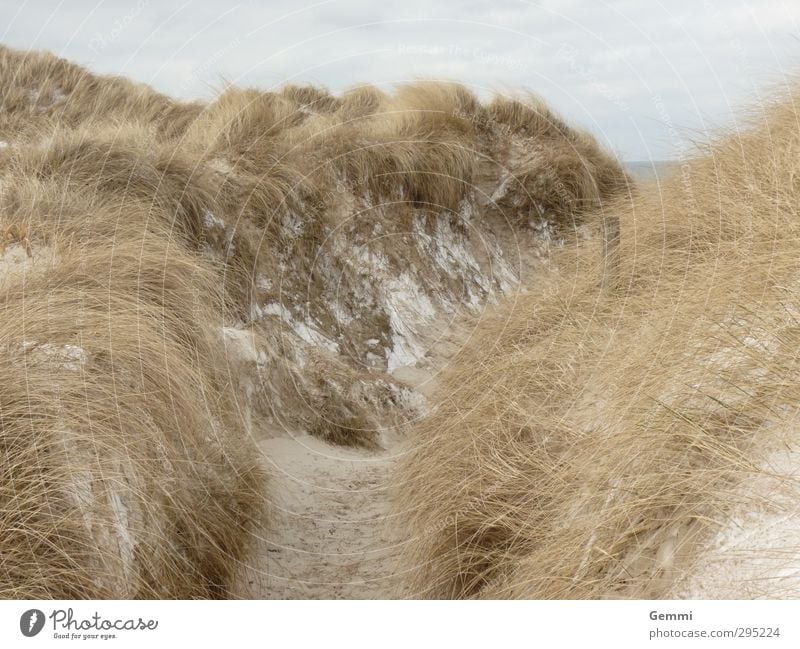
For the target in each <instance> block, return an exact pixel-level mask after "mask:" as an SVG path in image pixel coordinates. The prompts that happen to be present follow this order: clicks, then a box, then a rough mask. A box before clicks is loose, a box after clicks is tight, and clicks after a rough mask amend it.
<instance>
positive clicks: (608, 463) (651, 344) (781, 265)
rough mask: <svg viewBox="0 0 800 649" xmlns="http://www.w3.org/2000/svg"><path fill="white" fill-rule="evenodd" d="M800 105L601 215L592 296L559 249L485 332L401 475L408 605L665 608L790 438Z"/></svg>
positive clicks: (576, 256) (458, 367) (587, 255)
mask: <svg viewBox="0 0 800 649" xmlns="http://www.w3.org/2000/svg"><path fill="white" fill-rule="evenodd" d="M797 101H798V94H797V93H796V92H795V93H794V94H791V95H789V96H787V97H784V98H783V99H782V100H781V101H780V102H776V103H775V105H773V106H770V107H769V108H768V109H767V110H765V111H764V112H763V113H758V114H756V115H755V116H754V117H753V119H752V126H751V127H750V128H749V130H746V131H743V132H741V133H733V134H730V135H728V136H727V137H724V138H721V139H719V140H718V141H717V142H716V143H714V144H713V145H711V146H709V147H707V148H706V149H705V150H704V151H702V152H701V153H700V154H698V156H697V157H696V158H695V159H693V160H691V161H690V162H689V163H688V164H687V165H685V166H684V167H683V168H682V169H680V170H678V171H677V172H676V173H675V174H673V176H672V177H670V178H669V179H668V180H667V181H665V182H663V184H661V185H656V184H652V185H649V186H647V187H646V188H644V189H642V191H641V192H640V193H639V194H637V195H635V196H634V197H633V198H632V200H630V201H620V202H619V203H618V204H616V205H611V206H606V208H605V210H604V212H603V214H602V215H600V216H601V218H605V217H606V216H607V215H609V214H611V215H612V216H614V215H616V216H618V217H619V220H620V232H621V240H620V243H619V249H618V251H617V253H616V256H615V259H616V261H615V268H614V277H613V278H612V281H606V283H605V284H606V290H601V284H602V282H601V278H602V275H603V272H604V270H608V269H607V268H606V269H604V267H603V264H602V261H601V255H600V249H599V247H600V244H599V243H598V242H591V243H584V244H578V245H574V246H571V247H569V248H568V249H566V250H565V251H564V252H563V254H562V255H561V256H560V258H559V259H558V260H557V263H556V264H555V266H556V267H558V268H559V270H558V271H557V272H554V273H553V274H552V276H550V277H549V278H543V279H542V278H540V280H539V282H537V284H538V286H536V287H531V290H530V291H529V292H527V293H522V294H519V295H516V296H513V297H511V298H509V299H508V300H507V301H506V302H505V303H504V304H502V305H501V306H500V307H499V308H498V309H497V310H496V311H495V312H494V313H493V314H492V315H491V316H490V317H488V318H486V319H485V320H484V321H483V322H481V323H480V324H479V327H478V329H477V332H476V334H475V335H474V336H473V342H470V343H469V344H468V345H466V347H465V348H464V349H463V350H462V352H461V353H460V355H459V357H458V358H457V360H456V362H455V363H454V364H453V365H452V367H450V368H449V370H448V371H447V373H446V376H445V377H444V379H443V381H442V384H441V386H440V389H439V394H438V398H436V399H435V404H434V411H433V413H432V414H431V416H430V417H428V418H427V420H426V421H425V422H424V423H423V424H422V425H420V426H419V427H418V429H417V430H416V433H415V435H414V436H413V440H412V446H413V448H412V450H411V451H410V453H409V454H408V457H407V458H406V460H405V461H404V462H403V466H402V469H401V471H400V473H399V474H398V476H397V484H398V489H399V495H398V501H397V507H398V510H399V511H400V512H401V516H402V517H403V519H404V520H403V523H402V524H404V525H406V526H407V528H408V529H409V530H410V537H411V540H410V542H409V544H408V545H409V547H408V553H407V556H406V557H405V560H406V565H405V567H406V568H408V569H410V570H411V572H412V573H413V585H414V587H415V589H416V590H415V592H416V594H417V595H420V596H433V597H458V598H462V597H489V598H492V597H516V598H609V597H610V598H617V597H646V598H650V597H669V596H670V594H671V593H673V592H675V590H674V589H675V588H676V586H677V585H679V584H680V583H681V580H682V579H683V578H684V577H685V576H686V575H688V574H691V572H692V570H693V565H695V564H694V562H695V561H696V560H697V557H698V550H699V548H701V547H703V544H704V543H705V542H706V541H707V540H708V539H709V538H710V536H711V535H713V534H714V532H715V531H716V530H718V529H719V528H720V526H722V525H724V524H725V521H726V516H727V514H728V513H729V512H730V511H731V510H732V508H733V507H734V506H735V505H736V504H737V498H739V497H737V496H735V495H734V493H736V489H737V486H738V485H740V484H742V482H743V481H746V480H748V479H749V478H751V477H752V476H753V475H756V474H758V473H759V472H760V471H761V470H760V469H759V466H761V463H762V461H763V460H764V458H765V457H766V456H767V455H768V454H769V453H770V452H771V451H773V450H775V449H776V448H780V447H781V445H782V444H787V443H792V440H791V438H790V437H789V435H790V422H791V419H792V417H793V415H794V413H795V412H796V409H797V405H798V403H800V392H798V389H797V385H798V381H797V377H798V355H797V349H798V343H800V338H799V337H798V334H799V333H800V328H799V327H798V323H797V312H798V311H797V300H798V297H797V296H798V293H797V285H796V282H797V261H796V260H797V256H798V253H799V252H800V251H799V250H798V237H797V234H798V226H797V208H796V205H797V200H798V185H797V182H796V175H797V173H798V158H797V155H796V153H797V151H798V149H799V148H800V129H798V127H797V124H798V122H797V114H796V105H797ZM506 108H507V109H508V110H507V109H504V113H503V116H502V119H503V121H505V122H506V123H510V124H517V123H518V122H517V121H516V120H517V119H518V116H519V114H520V112H521V109H520V108H519V107H517V106H512V107H506ZM515 128H516V126H515ZM587 218H590V217H587ZM761 586H762V587H763V590H764V591H765V592H770V586H769V584H761ZM776 587H777V586H776ZM746 588H747V585H746V584H741V589H742V590H741V593H745V592H748V591H747V590H746ZM734 596H735V595H734Z"/></svg>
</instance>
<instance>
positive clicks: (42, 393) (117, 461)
mask: <svg viewBox="0 0 800 649" xmlns="http://www.w3.org/2000/svg"><path fill="white" fill-rule="evenodd" d="M0 78H1V79H2V80H3V84H2V90H0V217H1V220H0V224H2V227H3V231H2V236H3V239H2V241H0V253H2V262H0V291H2V293H3V296H4V302H3V309H2V311H0V341H2V345H3V347H4V350H5V352H4V354H5V355H4V357H3V361H2V362H3V363H5V370H6V371H5V372H4V376H7V377H10V376H20V377H25V381H21V380H20V381H5V382H3V384H2V385H0V416H1V418H0V468H2V469H3V471H2V472H0V502H2V503H3V504H4V505H5V504H7V503H10V505H9V506H7V507H6V506H4V507H3V509H2V511H0V541H2V546H3V548H4V562H3V571H4V572H2V573H0V595H3V596H8V597H32V598H36V597H46V596H53V597H62V598H71V597H212V596H225V595H227V594H229V593H230V587H231V583H233V581H235V577H236V573H237V572H238V571H239V570H240V569H241V568H242V567H243V566H246V564H247V563H248V562H249V558H248V557H249V556H250V546H251V541H252V540H253V530H254V529H255V528H256V526H257V525H261V524H262V523H263V521H262V518H263V516H264V514H265V510H266V509H267V508H268V503H269V502H270V498H269V491H268V488H266V487H265V484H264V473H263V471H262V469H261V468H260V466H259V463H258V455H259V452H258V450H257V449H256V448H255V442H256V441H258V440H257V439H256V438H257V437H258V434H259V430H260V426H261V425H262V424H263V423H264V422H265V421H266V420H269V421H270V427H271V428H272V429H275V428H276V426H275V424H277V425H278V426H277V427H278V428H280V427H284V428H286V429H291V430H302V431H306V432H308V433H310V434H312V435H315V436H317V437H318V438H321V439H323V440H326V441H328V442H333V443H340V444H349V445H361V446H364V447H367V448H376V447H379V446H380V445H381V444H383V443H384V441H385V434H386V431H387V430H392V429H393V427H395V426H396V425H398V424H399V423H404V422H407V421H408V420H410V419H413V418H414V417H416V416H418V415H419V414H420V412H421V411H422V410H424V401H423V400H422V397H421V396H420V394H418V393H416V392H414V390H413V389H412V388H411V387H410V386H409V383H408V381H406V380H405V379H404V378H403V377H404V376H405V377H408V376H410V375H413V370H414V369H415V367H414V366H415V364H417V363H418V362H419V361H420V360H421V359H423V358H424V357H425V356H426V355H427V354H428V350H429V343H430V341H431V340H436V339H439V338H441V332H440V331H439V330H438V329H439V328H440V327H441V326H442V322H445V323H447V322H449V321H450V320H452V319H454V318H456V317H461V316H463V315H464V314H471V315H472V316H475V315H476V314H480V313H481V311H482V310H483V309H485V308H486V306H487V305H488V304H490V303H492V302H495V301H497V300H498V299H499V298H500V297H501V296H502V295H503V294H505V293H508V292H510V291H512V290H513V289H514V288H515V286H516V285H517V283H518V282H519V280H520V278H521V277H522V276H523V275H524V274H525V272H527V271H528V270H529V269H530V268H531V267H533V266H535V265H536V263H537V260H544V259H546V258H547V257H548V255H549V252H550V250H551V249H553V248H557V247H559V246H561V245H562V244H563V243H564V242H565V241H569V240H572V239H575V238H576V237H578V236H582V235H585V234H588V233H590V232H591V231H592V229H593V228H594V229H597V225H598V222H597V221H596V220H588V221H586V220H584V218H583V215H584V214H587V213H589V212H590V211H591V210H593V209H596V208H598V207H599V206H601V205H602V204H604V203H605V202H607V201H608V200H609V199H610V198H611V197H612V196H614V195H617V194H619V193H625V192H627V191H628V177H627V175H626V174H625V172H624V171H623V170H622V168H621V167H620V165H619V164H618V163H617V162H616V161H615V160H614V159H613V158H612V157H610V156H609V155H608V154H606V153H605V152H604V151H602V150H601V149H600V148H599V147H598V146H597V144H596V143H595V142H594V140H593V139H592V138H591V137H590V136H588V135H586V134H583V133H580V132H578V131H575V130H574V129H572V128H570V127H569V126H567V125H566V124H564V123H563V122H562V121H561V120H560V119H558V118H557V117H556V116H555V115H553V114H552V113H551V112H550V111H549V110H548V109H547V108H546V107H545V106H544V105H542V104H541V102H538V101H536V100H533V99H530V98H529V99H526V100H524V101H523V100H507V99H502V98H497V99H495V100H493V101H492V102H490V103H487V104H483V103H481V102H479V101H478V100H477V99H476V98H475V97H474V96H473V95H472V94H471V93H470V92H469V91H468V90H466V89H465V88H463V87H460V86H457V85H452V84H432V83H418V84H412V85H409V86H404V87H401V88H398V89H397V90H396V92H393V93H390V94H387V93H383V92H380V91H378V90H377V89H374V88H370V87H362V88H358V89H355V90H353V91H350V92H347V93H345V94H344V95H342V96H340V97H334V96H331V95H330V94H329V93H327V92H326V91H324V90H320V89H316V88H300V87H293V86H287V87H285V88H283V89H281V90H280V91H279V92H260V91H255V90H242V89H237V88H230V89H227V90H226V91H225V92H223V93H222V94H221V95H220V96H219V97H218V98H217V99H216V100H215V101H213V102H211V103H210V104H208V105H200V104H183V103H180V102H176V101H174V100H172V99H170V98H168V97H165V96H163V95H160V94H158V93H156V92H154V91H153V90H151V89H149V88H147V87H145V86H140V85H136V84H133V83H131V82H129V81H127V80H124V79H116V78H105V77H98V76H95V75H92V74H89V73H88V72H87V71H85V70H83V69H82V68H80V67H78V66H75V65H72V64H70V63H68V62H66V61H63V60H60V59H56V58H55V57H52V56H50V55H47V54H38V53H20V52H15V51H13V50H9V49H6V48H0ZM20 323H24V326H20ZM6 549H8V550H7V551H6Z"/></svg>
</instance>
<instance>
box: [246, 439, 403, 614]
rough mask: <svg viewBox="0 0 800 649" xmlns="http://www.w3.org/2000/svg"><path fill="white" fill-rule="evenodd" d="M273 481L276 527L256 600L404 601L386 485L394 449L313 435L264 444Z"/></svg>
mask: <svg viewBox="0 0 800 649" xmlns="http://www.w3.org/2000/svg"><path fill="white" fill-rule="evenodd" d="M261 449H262V451H263V453H264V454H263V456H262V457H263V461H264V463H265V466H266V468H267V469H268V470H269V473H270V475H271V476H272V479H271V485H270V487H271V488H270V493H272V494H276V497H277V498H280V500H274V499H273V500H272V501H271V502H270V519H271V522H270V525H269V527H268V528H266V529H265V530H264V531H263V539H262V543H263V551H262V552H261V553H260V554H261V559H260V563H259V566H258V569H257V571H256V573H255V574H254V575H253V576H251V578H250V580H251V581H252V584H251V588H252V589H253V596H254V597H265V598H266V597H268V598H275V599H385V598H396V597H402V596H403V593H402V591H401V587H400V585H399V580H397V575H396V570H395V564H394V559H395V557H396V554H397V550H398V546H397V545H396V543H395V542H393V540H392V538H391V537H392V534H393V532H392V526H391V521H390V520H388V519H387V512H388V510H389V493H388V480H389V472H390V470H391V467H392V465H393V463H394V457H393V454H392V451H391V450H386V451H379V452H373V451H365V450H360V449H348V448H341V447H337V446H332V445H330V444H328V443H326V442H323V441H321V440H319V439H316V438H314V437H311V436H310V435H305V434H300V435H294V436H293V435H290V434H288V433H284V434H281V435H279V436H277V437H273V438H270V439H266V440H265V441H263V442H262V443H261Z"/></svg>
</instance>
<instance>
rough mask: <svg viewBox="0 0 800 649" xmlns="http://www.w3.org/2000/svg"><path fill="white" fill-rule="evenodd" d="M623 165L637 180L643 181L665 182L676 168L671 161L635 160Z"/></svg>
mask: <svg viewBox="0 0 800 649" xmlns="http://www.w3.org/2000/svg"><path fill="white" fill-rule="evenodd" d="M623 164H624V165H625V168H626V169H627V170H628V172H629V173H630V174H631V175H632V176H633V177H634V178H636V180H642V181H646V180H663V179H664V178H666V177H667V176H668V175H669V174H670V172H671V171H672V169H674V168H675V166H676V163H675V162H673V161H671V160H635V161H632V162H624V163H623Z"/></svg>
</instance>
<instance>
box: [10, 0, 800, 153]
mask: <svg viewBox="0 0 800 649" xmlns="http://www.w3.org/2000/svg"><path fill="white" fill-rule="evenodd" d="M4 8H5V9H6V11H5V12H4V15H5V16H6V17H7V23H6V27H5V29H4V31H3V30H0V39H1V40H2V41H3V42H4V43H6V44H9V45H12V46H15V47H19V48H24V49H48V50H51V51H53V52H55V53H56V54H59V55H61V56H65V57H67V58H69V59H71V60H75V61H77V62H80V63H83V64H85V65H88V66H89V67H90V68H91V69H93V70H96V71H98V72H102V73H114V74H125V75H128V76H130V77H133V78H134V79H137V80H139V81H142V82H145V83H149V84H151V85H153V86H154V87H156V88H158V89H159V90H161V91H163V92H166V93H168V94H172V95H175V96H179V97H183V98H196V97H209V96H211V94H212V92H213V89H214V88H215V87H216V88H218V87H219V86H220V84H221V83H222V80H223V79H226V80H228V81H231V82H234V83H241V84H245V85H254V86H260V87H265V88H268V87H273V86H276V85H280V84H281V83H283V82H285V81H287V80H290V81H292V82H295V83H298V82H313V83H321V84H323V85H327V86H329V87H331V88H332V89H334V90H341V89H343V88H345V87H347V86H350V85H354V84H357V83H362V82H372V83H377V84H381V85H389V84H392V83H397V82H402V81H406V80H410V79H414V78H419V77H432V78H453V79H457V80H460V81H463V82H464V83H466V84H468V85H469V86H471V87H472V88H474V89H475V90H476V91H477V92H480V93H482V94H488V93H489V92H490V91H492V90H493V89H501V90H506V91H507V90H508V89H514V88H529V89H531V90H533V91H535V92H536V93H537V94H539V95H541V96H543V97H544V98H545V99H547V100H548V101H550V102H551V103H552V104H553V105H554V106H555V108H556V109H557V110H559V111H561V112H562V113H564V114H565V115H566V116H567V117H568V118H569V119H571V120H572V121H574V122H577V123H578V124H579V125H582V126H584V127H586V128H588V129H590V130H592V131H593V132H595V133H596V134H597V135H598V136H599V137H600V138H601V139H602V140H603V141H604V142H605V143H606V144H608V145H610V146H612V147H613V148H614V149H616V150H617V151H618V152H619V153H620V154H621V155H623V156H624V157H626V158H627V159H641V158H646V157H650V156H653V157H655V158H668V157H675V156H676V155H679V154H680V153H681V152H682V151H683V150H685V148H686V146H687V142H688V141H689V139H691V138H697V137H702V135H703V133H704V132H707V131H708V130H710V129H712V128H713V129H716V128H718V127H719V126H720V125H724V124H732V123H733V120H734V117H733V115H734V114H735V113H734V111H735V110H736V109H737V108H738V107H740V106H742V105H743V104H744V105H747V104H753V103H757V102H758V100H759V97H760V95H761V94H762V93H763V92H764V91H765V90H767V89H769V88H771V87H773V86H775V85H776V84H778V85H779V84H782V83H786V77H787V75H788V74H789V71H791V70H793V69H794V67H795V65H796V57H797V55H796V54H795V51H796V50H797V42H798V41H797V38H796V35H797V34H798V33H799V30H798V27H800V6H797V5H796V3H795V4H792V3H789V2H782V1H781V0H700V1H699V2H697V1H691V0H675V1H671V2H669V3H666V2H660V3H659V2H654V3H642V2H640V1H639V0H618V1H616V2H610V1H606V2H603V1H590V0H538V1H522V0H496V1H495V2H492V3H486V2H478V1H471V0H468V1H466V2H463V1H461V2H459V1H456V0H439V1H430V0H389V1H387V2H382V3H374V2H369V1H368V0H355V1H354V0H306V2H303V3H301V4H298V3H297V2H290V1H289V0H275V1H272V2H269V3H260V2H255V1H252V2H248V1H245V2H240V3H238V4H232V5H219V4H217V3H211V2H201V1H200V0H158V1H156V0H133V1H129V2H119V1H116V0H105V1H99V2H98V1H92V2H81V1H75V2H70V3H66V2H64V3H61V4H60V5H58V6H57V8H55V9H54V8H53V6H52V4H51V3H46V2H44V1H43V0H29V1H28V2H20V3H18V4H16V5H14V6H11V7H4ZM690 136H691V138H690Z"/></svg>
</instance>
